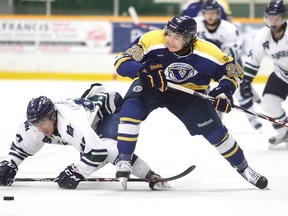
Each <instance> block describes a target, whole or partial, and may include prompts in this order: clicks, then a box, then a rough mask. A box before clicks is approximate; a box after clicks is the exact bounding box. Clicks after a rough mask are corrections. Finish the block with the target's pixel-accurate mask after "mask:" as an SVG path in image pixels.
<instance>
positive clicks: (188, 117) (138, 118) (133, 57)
mask: <svg viewBox="0 0 288 216" xmlns="http://www.w3.org/2000/svg"><path fill="white" fill-rule="evenodd" d="M196 32H197V25H196V22H195V20H194V19H193V18H191V17H189V16H185V15H178V16H175V17H173V18H172V19H171V20H170V21H169V22H168V23H167V25H166V26H165V28H164V29H163V30H155V31H150V32H148V33H146V34H144V35H142V36H141V37H140V38H138V39H137V40H136V41H135V42H134V43H132V44H131V46H130V47H129V48H128V49H127V50H125V51H123V52H120V53H119V54H118V55H117V57H116V60H115V68H116V70H117V73H118V74H119V75H121V76H125V77H130V78H132V79H134V78H136V79H135V81H133V83H132V85H131V86H130V88H129V90H128V92H127V94H126V96H125V98H124V103H123V106H122V109H121V112H120V124H119V127H118V137H117V140H118V143H117V145H118V151H119V161H118V162H117V164H116V177H117V178H119V179H120V180H121V181H122V185H124V187H127V179H128V178H129V175H130V172H131V171H132V167H131V164H130V163H131V158H132V156H133V152H134V150H135V147H136V142H137V138H138V134H139V130H140V123H141V122H142V121H143V120H145V119H146V117H147V116H148V115H149V113H150V112H152V111H153V110H154V109H157V108H159V107H166V108H167V109H168V110H169V111H170V112H171V113H173V114H174V115H175V116H176V117H177V118H178V119H179V120H180V121H181V122H182V123H183V124H184V125H185V127H186V128H187V130H188V131H189V133H190V134H191V135H192V136H194V135H202V136H203V137H204V138H205V139H206V140H207V141H208V142H209V143H211V144H212V145H213V146H214V147H215V148H216V149H217V150H218V152H219V153H220V154H221V155H222V156H223V157H224V158H225V159H226V160H227V161H228V162H229V163H230V164H231V165H232V167H234V168H235V169H236V170H237V171H238V172H239V174H240V175H242V176H243V177H244V178H245V179H246V180H247V181H248V182H250V183H251V184H253V185H255V186H256V187H258V188H260V189H264V188H266V186H267V184H268V180H267V179H266V178H265V177H264V176H262V175H260V174H259V173H257V172H255V171H254V170H253V169H252V168H251V167H250V166H249V165H248V162H247V160H246V158H245V156H244V154H243V151H242V149H241V148H240V146H239V145H238V143H237V141H236V140H235V139H234V138H233V136H232V135H231V134H230V133H229V132H228V129H227V128H226V127H225V126H224V125H223V124H222V122H221V119H220V118H219V117H218V115H217V113H216V111H215V108H216V110H219V111H221V112H229V111H230V110H231V107H233V100H232V95H233V93H234V92H235V90H236V88H237V87H238V85H239V83H240V82H241V81H242V78H243V71H242V68H241V67H240V66H239V65H238V63H237V62H235V60H234V59H233V58H232V57H229V56H227V55H226V54H224V53H223V52H222V51H221V50H220V49H219V48H217V47H216V46H215V45H213V44H211V43H209V42H207V41H204V40H202V39H199V38H197V37H196ZM212 80H215V81H216V82H218V83H219V84H218V86H217V87H215V88H214V89H212V90H211V91H210V92H209V95H211V96H212V97H215V98H217V100H216V102H215V103H213V104H212V103H211V102H210V101H208V100H204V99H202V98H198V97H196V96H194V95H190V94H187V93H183V92H179V91H176V90H173V89H169V88H167V82H171V83H174V84H178V85H181V86H184V87H186V88H190V89H193V90H195V91H200V92H206V90H207V88H208V86H209V84H210V82H211V81H212Z"/></svg>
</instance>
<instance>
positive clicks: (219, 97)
mask: <svg viewBox="0 0 288 216" xmlns="http://www.w3.org/2000/svg"><path fill="white" fill-rule="evenodd" d="M209 95H210V96H211V97H214V98H216V100H215V101H213V102H212V104H213V105H214V106H215V109H216V110H218V111H220V112H224V113H229V112H230V111H231V108H232V107H233V97H232V94H231V93H230V92H228V91H227V90H226V89H225V88H223V87H221V86H218V87H216V88H214V89H213V90H212V91H210V92H209Z"/></svg>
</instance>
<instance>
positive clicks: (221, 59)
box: [194, 38, 233, 65]
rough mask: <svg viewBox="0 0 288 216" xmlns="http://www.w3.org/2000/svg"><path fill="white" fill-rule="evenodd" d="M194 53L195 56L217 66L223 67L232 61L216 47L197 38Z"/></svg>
mask: <svg viewBox="0 0 288 216" xmlns="http://www.w3.org/2000/svg"><path fill="white" fill-rule="evenodd" d="M194 52H195V54H197V55H200V56H202V57H204V58H207V59H209V60H211V61H214V62H215V63H217V64H219V65H223V64H225V63H227V62H231V61H232V60H233V58H232V57H230V56H228V55H226V54H225V53H223V52H222V51H221V50H220V49H219V48H218V47H217V46H215V45H214V44H212V43H210V42H207V41H205V40H202V39H200V38H197V42H196V44H195V46H194Z"/></svg>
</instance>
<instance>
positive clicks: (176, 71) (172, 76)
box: [164, 62, 198, 82]
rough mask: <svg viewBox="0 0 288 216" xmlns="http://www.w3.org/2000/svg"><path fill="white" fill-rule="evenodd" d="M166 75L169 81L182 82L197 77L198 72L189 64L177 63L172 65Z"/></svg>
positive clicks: (166, 70) (167, 69)
mask: <svg viewBox="0 0 288 216" xmlns="http://www.w3.org/2000/svg"><path fill="white" fill-rule="evenodd" d="M164 73H165V75H166V77H167V79H168V80H173V81H175V82H182V81H184V80H187V79H189V78H191V77H193V76H195V75H196V74H197V73H198V72H197V71H196V70H195V69H194V68H193V67H192V66H191V65H189V64H186V63H183V62H177V63H173V64H170V65H169V66H168V67H167V68H166V69H165V71H164Z"/></svg>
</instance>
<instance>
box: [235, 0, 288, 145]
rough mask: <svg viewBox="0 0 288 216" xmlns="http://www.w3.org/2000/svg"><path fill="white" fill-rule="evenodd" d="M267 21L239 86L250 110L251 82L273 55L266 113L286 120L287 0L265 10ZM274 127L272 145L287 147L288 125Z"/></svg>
mask: <svg viewBox="0 0 288 216" xmlns="http://www.w3.org/2000/svg"><path fill="white" fill-rule="evenodd" d="M264 21H265V25H266V26H265V27H263V28H262V29H260V30H259V31H258V32H257V33H256V35H255V37H254V39H253V42H252V47H251V50H250V52H249V54H248V56H247V58H246V60H245V63H244V73H245V76H244V79H243V83H242V84H241V85H240V92H241V96H242V97H243V98H244V99H245V100H246V101H247V106H246V108H248V109H249V108H250V107H251V106H252V105H253V100H252V96H253V93H252V88H251V83H252V81H253V79H254V77H255V76H256V75H257V72H258V70H259V67H260V64H261V61H262V59H263V57H264V56H269V57H271V58H272V59H273V62H274V71H273V72H272V73H271V74H270V76H269V78H268V81H267V83H266V85H265V88H264V91H263V99H262V107H263V110H264V111H265V113H266V114H267V115H269V116H271V117H273V118H276V119H279V120H281V121H284V122H286V121H287V115H286V112H285V110H284V109H283V107H282V106H281V104H282V103H283V102H284V101H285V100H286V98H287V95H288V51H287V50H288V43H287V38H288V32H287V21H286V6H285V4H284V1H282V0H272V1H270V2H269V4H268V5H267V7H266V9H265V16H264ZM273 128H274V129H275V132H276V135H275V136H272V137H271V138H270V139H269V140H268V142H269V143H270V146H269V148H271V149H275V148H277V149H278V148H287V147H288V145H287V142H288V128H287V127H284V126H279V125H278V124H273Z"/></svg>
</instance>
